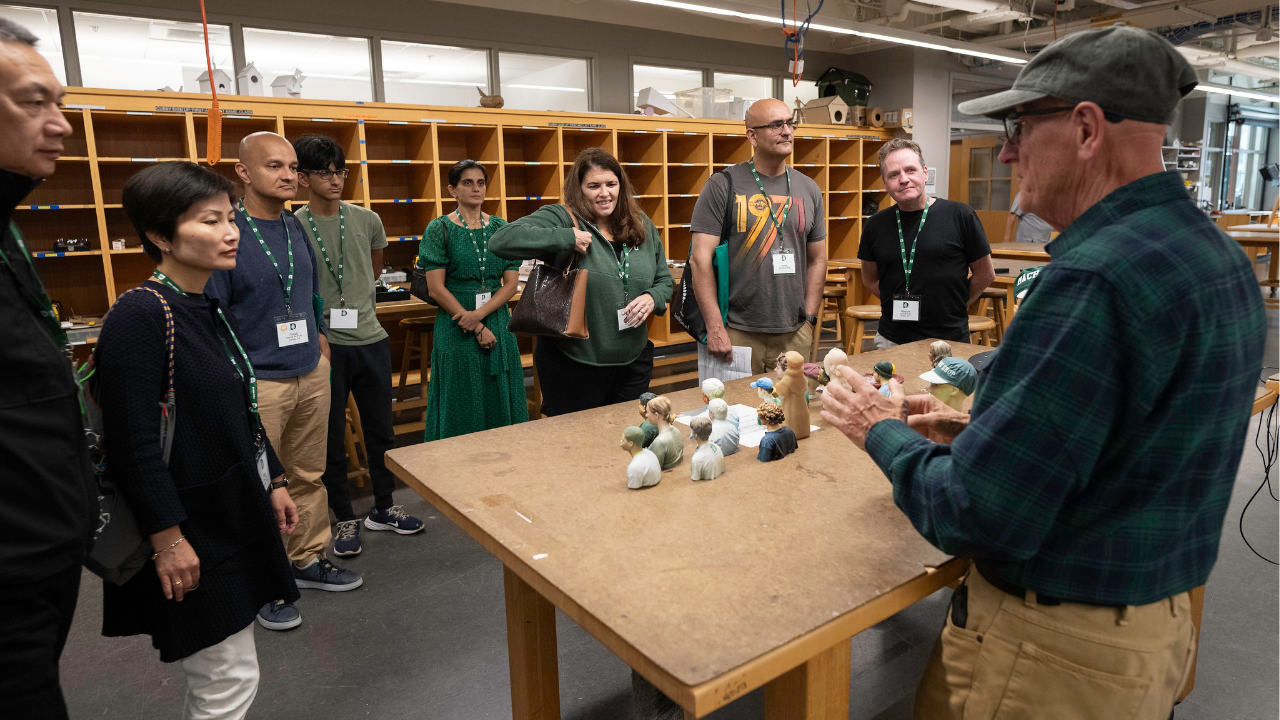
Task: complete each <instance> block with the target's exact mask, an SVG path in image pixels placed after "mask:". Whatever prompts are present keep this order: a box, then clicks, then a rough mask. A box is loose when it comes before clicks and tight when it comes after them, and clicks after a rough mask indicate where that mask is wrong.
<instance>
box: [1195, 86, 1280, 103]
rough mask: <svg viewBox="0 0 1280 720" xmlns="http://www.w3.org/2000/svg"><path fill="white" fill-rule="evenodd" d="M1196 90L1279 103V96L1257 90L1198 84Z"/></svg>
mask: <svg viewBox="0 0 1280 720" xmlns="http://www.w3.org/2000/svg"><path fill="white" fill-rule="evenodd" d="M1196 89H1197V90H1203V91H1205V92H1211V93H1222V94H1223V95H1235V96H1236V97H1245V98H1252V99H1254V100H1265V101H1267V102H1273V103H1280V95H1268V94H1266V93H1262V92H1258V91H1257V90H1248V89H1246V88H1238V87H1231V86H1230V85H1218V84H1217V83H1200V84H1199V85H1196Z"/></svg>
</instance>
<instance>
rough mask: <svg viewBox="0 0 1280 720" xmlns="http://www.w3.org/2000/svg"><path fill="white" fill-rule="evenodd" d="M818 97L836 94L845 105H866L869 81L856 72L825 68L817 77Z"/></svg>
mask: <svg viewBox="0 0 1280 720" xmlns="http://www.w3.org/2000/svg"><path fill="white" fill-rule="evenodd" d="M817 85H818V97H831V96H832V95H836V96H838V97H839V98H840V99H841V100H843V101H844V102H845V104H846V105H850V106H853V105H862V106H864V107H865V106H866V104H867V98H868V97H870V95H871V81H870V80H868V79H866V78H865V77H863V76H861V75H859V74H858V73H856V72H849V71H848V70H841V69H840V68H835V67H831V68H827V71H826V72H824V73H822V75H821V76H819V77H818V81H817Z"/></svg>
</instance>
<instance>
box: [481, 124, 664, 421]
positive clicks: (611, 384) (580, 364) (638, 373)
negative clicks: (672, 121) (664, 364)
mask: <svg viewBox="0 0 1280 720" xmlns="http://www.w3.org/2000/svg"><path fill="white" fill-rule="evenodd" d="M564 203H565V205H567V206H568V207H570V208H572V210H573V213H574V214H575V215H576V216H577V218H578V220H579V223H580V225H581V226H582V227H583V228H584V229H582V230H578V229H575V227H574V222H573V220H572V219H571V218H570V217H569V214H568V212H566V211H565V209H564V207H562V206H559V205H548V206H544V207H542V208H539V209H538V210H537V212H535V213H533V214H532V215H528V216H526V217H522V218H520V219H519V220H516V221H514V222H512V223H510V224H508V225H506V226H505V227H502V228H500V229H499V230H498V231H497V232H496V233H494V235H493V238H492V239H491V240H490V245H489V248H490V249H491V250H492V251H493V254H494V255H497V256H498V257H500V258H506V259H509V260H527V259H537V260H542V261H544V262H546V263H547V264H549V265H551V266H553V267H560V268H562V267H565V266H566V265H567V264H568V262H569V261H570V260H571V259H573V258H575V257H576V258H577V264H576V267H579V268H582V269H584V270H587V271H588V276H587V278H588V279H587V328H588V330H589V332H590V334H591V336H590V337H589V338H586V339H583V340H569V339H561V338H554V339H553V338H542V339H541V340H540V341H539V342H538V348H537V351H536V352H535V353H534V356H533V364H534V367H535V369H536V370H537V372H538V380H539V382H540V384H541V386H542V412H543V413H545V414H546V415H562V414H564V413H571V412H577V411H578V410H587V409H589V408H594V407H600V406H601V405H610V404H613V403H618V402H625V401H635V400H637V399H638V398H639V397H640V394H641V393H644V392H647V391H648V390H649V378H650V377H651V376H652V375H653V343H651V342H649V330H648V325H647V323H648V320H649V318H650V317H651V316H653V315H655V314H657V315H662V314H663V313H665V312H666V310H667V301H669V300H670V299H671V290H672V281H671V273H670V272H668V271H667V256H666V253H665V252H664V251H663V248H662V237H661V236H660V235H659V234H658V229H657V228H655V227H654V225H653V222H652V221H651V220H649V217H648V216H647V215H645V214H644V212H643V211H641V210H640V207H639V206H638V205H637V204H636V201H635V191H634V190H633V189H632V187H631V182H630V181H629V180H628V179H627V175H626V173H625V172H623V170H622V166H621V165H619V164H618V161H617V159H616V158H614V157H613V156H612V155H610V154H609V153H607V152H605V151H604V150H602V149H601V148H589V149H587V150H583V151H582V152H581V153H579V155H578V158H577V160H576V161H575V162H574V163H573V167H572V168H570V169H569V172H568V173H567V174H566V175H565V181H564Z"/></svg>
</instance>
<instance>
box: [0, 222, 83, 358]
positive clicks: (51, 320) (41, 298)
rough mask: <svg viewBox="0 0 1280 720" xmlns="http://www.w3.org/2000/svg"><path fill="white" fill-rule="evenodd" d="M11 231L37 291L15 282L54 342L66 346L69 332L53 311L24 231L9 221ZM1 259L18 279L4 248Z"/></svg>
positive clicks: (0, 255) (59, 345) (0, 253)
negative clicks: (65, 330)
mask: <svg viewBox="0 0 1280 720" xmlns="http://www.w3.org/2000/svg"><path fill="white" fill-rule="evenodd" d="M9 231H10V232H12V233H13V239H14V240H16V241H17V242H18V250H20V251H21V252H22V255H23V257H25V258H26V259H27V264H28V265H30V266H31V276H32V277H34V278H35V279H36V288H37V292H36V293H32V292H30V291H29V290H28V289H27V288H26V287H25V286H24V285H23V284H22V283H21V282H16V283H14V284H15V285H17V286H18V289H19V290H20V291H22V294H23V295H24V296H26V298H27V303H28V304H30V305H31V309H33V310H35V311H36V313H37V314H39V315H40V321H41V322H43V323H44V326H45V328H46V329H47V330H48V331H49V334H50V335H52V336H53V340H54V342H56V343H58V347H64V348H65V347H66V345H67V333H66V332H64V331H63V329H62V323H61V322H59V321H58V316H57V314H56V313H55V312H54V311H53V301H52V300H50V299H49V293H48V292H46V291H45V289H44V283H43V282H41V280H40V273H38V272H36V264H35V263H34V262H32V261H31V253H30V252H27V246H26V244H25V243H23V242H22V232H21V231H19V230H18V226H17V225H16V224H15V223H12V222H10V223H9ZM0 260H4V264H5V265H6V266H7V267H8V268H9V269H10V270H11V271H12V272H13V274H14V278H15V280H16V279H17V275H18V271H17V270H16V269H15V268H14V267H13V266H12V265H10V264H9V255H8V254H7V253H5V252H4V251H3V250H0Z"/></svg>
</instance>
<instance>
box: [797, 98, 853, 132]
mask: <svg viewBox="0 0 1280 720" xmlns="http://www.w3.org/2000/svg"><path fill="white" fill-rule="evenodd" d="M800 114H801V115H802V116H803V117H804V124H805V125H844V121H845V118H847V117H849V106H848V105H846V104H845V102H844V101H843V100H841V99H840V98H838V97H836V96H834V95H832V96H831V97H823V98H817V99H814V100H810V101H809V102H807V103H805V104H804V107H803V108H802V109H801V110H800Z"/></svg>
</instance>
